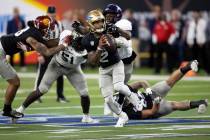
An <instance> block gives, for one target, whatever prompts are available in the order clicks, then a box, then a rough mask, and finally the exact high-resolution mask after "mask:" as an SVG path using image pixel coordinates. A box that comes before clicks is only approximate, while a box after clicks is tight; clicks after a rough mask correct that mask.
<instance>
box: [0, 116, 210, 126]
mask: <svg viewBox="0 0 210 140" xmlns="http://www.w3.org/2000/svg"><path fill="white" fill-rule="evenodd" d="M81 118H82V116H79V115H71V116H70V115H46V114H32V115H26V116H25V117H24V118H21V119H19V120H18V121H17V124H42V125H43V124H48V126H49V125H56V126H65V127H96V126H100V127H104V126H113V125H115V123H116V121H117V119H116V118H114V117H110V116H105V117H104V116H94V117H93V118H94V119H97V120H99V121H100V122H99V123H89V124H87V123H82V122H81ZM183 123H184V124H186V123H187V124H188V123H189V124H191V123H210V120H205V119H183V118H160V119H150V120H129V122H128V125H151V124H183ZM0 124H10V118H8V117H3V116H1V117H0Z"/></svg>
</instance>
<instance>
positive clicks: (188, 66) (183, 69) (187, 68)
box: [180, 63, 191, 74]
mask: <svg viewBox="0 0 210 140" xmlns="http://www.w3.org/2000/svg"><path fill="white" fill-rule="evenodd" d="M190 70H191V67H190V63H189V64H187V65H186V66H184V67H182V68H180V71H181V73H182V74H186V73H187V72H188V71H190Z"/></svg>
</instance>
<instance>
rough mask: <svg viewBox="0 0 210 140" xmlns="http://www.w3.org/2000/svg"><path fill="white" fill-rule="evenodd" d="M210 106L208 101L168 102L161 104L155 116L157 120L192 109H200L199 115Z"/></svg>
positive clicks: (163, 101)
mask: <svg viewBox="0 0 210 140" xmlns="http://www.w3.org/2000/svg"><path fill="white" fill-rule="evenodd" d="M207 106H208V100H207V99H206V100H197V101H181V102H177V101H166V100H164V99H163V100H162V101H161V102H160V106H159V110H158V112H157V113H156V114H155V115H154V117H155V118H159V117H162V116H166V115H168V114H170V113H172V112H174V111H177V110H179V111H187V110H190V109H194V108H198V113H204V112H205V111H206V108H207Z"/></svg>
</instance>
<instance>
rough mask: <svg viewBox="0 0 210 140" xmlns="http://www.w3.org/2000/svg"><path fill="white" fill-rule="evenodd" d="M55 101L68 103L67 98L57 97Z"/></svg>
mask: <svg viewBox="0 0 210 140" xmlns="http://www.w3.org/2000/svg"><path fill="white" fill-rule="evenodd" d="M56 101H57V102H59V103H68V102H69V100H67V99H66V98H57V100H56Z"/></svg>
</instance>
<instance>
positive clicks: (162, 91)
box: [151, 60, 198, 98]
mask: <svg viewBox="0 0 210 140" xmlns="http://www.w3.org/2000/svg"><path fill="white" fill-rule="evenodd" d="M190 70H193V71H195V72H196V71H197V70H198V62H197V60H194V61H192V62H190V63H189V64H188V65H186V66H185V67H182V68H180V69H178V70H176V71H174V72H173V73H172V74H171V76H170V77H169V78H168V79H167V80H166V81H161V82H158V83H156V84H155V85H153V86H151V89H152V90H153V91H154V92H156V93H158V94H159V95H160V96H161V97H162V98H163V97H165V96H166V95H167V93H168V92H169V91H170V90H171V88H172V87H173V86H174V85H175V84H176V83H177V82H178V81H179V80H180V79H181V78H182V77H183V76H184V74H185V73H187V72H188V71H190Z"/></svg>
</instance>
